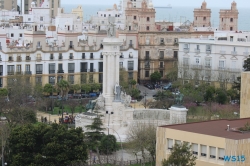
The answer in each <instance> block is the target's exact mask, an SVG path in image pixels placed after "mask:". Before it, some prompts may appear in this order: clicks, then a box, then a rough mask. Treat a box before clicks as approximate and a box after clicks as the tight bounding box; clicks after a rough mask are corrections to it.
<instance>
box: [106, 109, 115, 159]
mask: <svg viewBox="0 0 250 166" xmlns="http://www.w3.org/2000/svg"><path fill="white" fill-rule="evenodd" d="M106 114H107V115H108V116H109V118H108V139H109V122H110V115H113V114H114V112H109V111H106ZM106 149H107V163H108V161H109V159H108V145H107V144H106Z"/></svg>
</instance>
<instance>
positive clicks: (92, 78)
mask: <svg viewBox="0 0 250 166" xmlns="http://www.w3.org/2000/svg"><path fill="white" fill-rule="evenodd" d="M93 82H94V76H93V74H90V75H89V83H93Z"/></svg>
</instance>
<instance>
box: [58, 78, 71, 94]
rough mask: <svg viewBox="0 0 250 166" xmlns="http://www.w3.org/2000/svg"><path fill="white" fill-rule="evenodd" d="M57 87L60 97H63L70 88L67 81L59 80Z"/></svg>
mask: <svg viewBox="0 0 250 166" xmlns="http://www.w3.org/2000/svg"><path fill="white" fill-rule="evenodd" d="M57 88H58V90H59V91H60V93H61V96H62V98H64V97H66V95H67V94H68V92H69V90H70V84H69V82H68V81H65V80H61V81H60V82H58V83H57Z"/></svg>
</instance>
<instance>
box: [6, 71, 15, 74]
mask: <svg viewBox="0 0 250 166" xmlns="http://www.w3.org/2000/svg"><path fill="white" fill-rule="evenodd" d="M14 73H15V72H14V71H8V72H7V74H8V75H14Z"/></svg>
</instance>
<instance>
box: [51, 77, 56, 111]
mask: <svg viewBox="0 0 250 166" xmlns="http://www.w3.org/2000/svg"><path fill="white" fill-rule="evenodd" d="M55 79H56V77H55V76H54V77H50V80H54V81H55ZM51 92H52V113H54V98H53V97H54V85H52V91H51Z"/></svg>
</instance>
